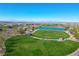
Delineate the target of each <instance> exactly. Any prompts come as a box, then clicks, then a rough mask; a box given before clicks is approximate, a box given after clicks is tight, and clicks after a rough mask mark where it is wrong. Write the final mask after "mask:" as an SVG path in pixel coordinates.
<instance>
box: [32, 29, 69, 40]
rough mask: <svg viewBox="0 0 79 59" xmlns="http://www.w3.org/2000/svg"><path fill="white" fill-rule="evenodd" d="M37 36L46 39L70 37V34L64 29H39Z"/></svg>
mask: <svg viewBox="0 0 79 59" xmlns="http://www.w3.org/2000/svg"><path fill="white" fill-rule="evenodd" d="M34 35H35V36H36V37H40V38H46V39H58V38H68V37H69V35H68V34H67V33H65V32H64V31H53V30H39V31H37V32H36V33H35V34H34Z"/></svg>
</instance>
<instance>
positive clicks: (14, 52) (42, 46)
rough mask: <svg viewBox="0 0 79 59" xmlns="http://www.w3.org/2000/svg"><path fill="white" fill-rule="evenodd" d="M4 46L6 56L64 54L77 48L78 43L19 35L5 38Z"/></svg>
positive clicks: (78, 46)
mask: <svg viewBox="0 0 79 59" xmlns="http://www.w3.org/2000/svg"><path fill="white" fill-rule="evenodd" d="M5 46H6V53H5V55H6V56H64V55H68V54H70V53H72V52H74V51H75V50H76V49H77V48H79V43H78V42H74V41H64V42H57V41H52V40H38V39H35V38H32V37H31V36H26V35H19V36H14V37H11V38H9V39H8V40H6V43H5Z"/></svg>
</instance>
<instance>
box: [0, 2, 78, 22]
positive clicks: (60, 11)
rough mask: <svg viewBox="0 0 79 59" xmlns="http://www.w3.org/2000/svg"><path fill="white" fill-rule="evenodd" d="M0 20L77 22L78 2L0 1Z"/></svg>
mask: <svg viewBox="0 0 79 59" xmlns="http://www.w3.org/2000/svg"><path fill="white" fill-rule="evenodd" d="M0 21H23V22H25V21H31V22H79V4H78V3H0Z"/></svg>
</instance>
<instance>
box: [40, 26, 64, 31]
mask: <svg viewBox="0 0 79 59" xmlns="http://www.w3.org/2000/svg"><path fill="white" fill-rule="evenodd" d="M38 29H39V30H65V28H63V27H48V26H41V27H38Z"/></svg>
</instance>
